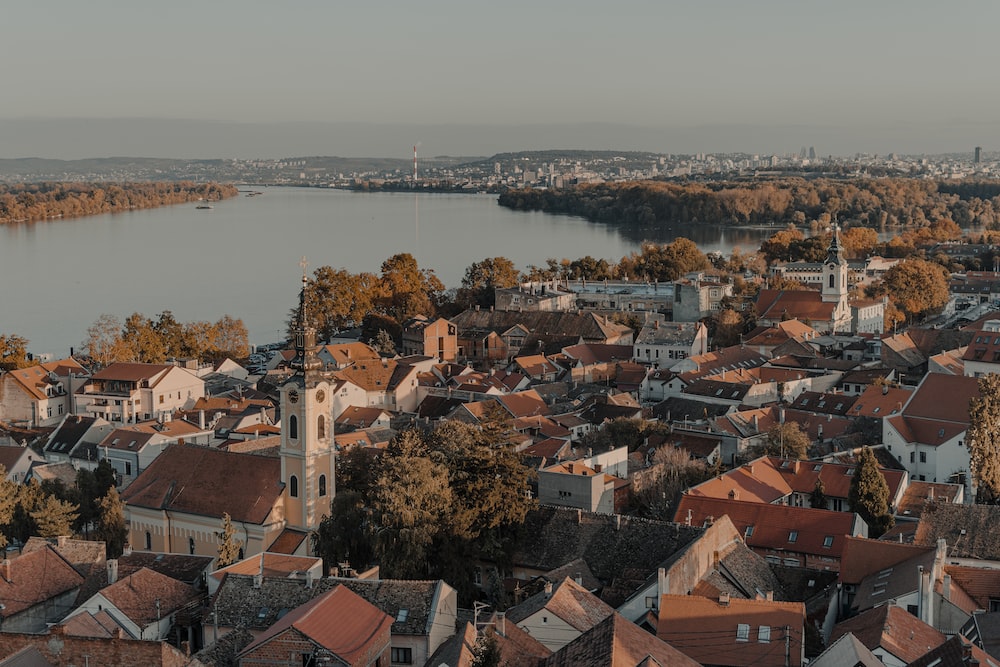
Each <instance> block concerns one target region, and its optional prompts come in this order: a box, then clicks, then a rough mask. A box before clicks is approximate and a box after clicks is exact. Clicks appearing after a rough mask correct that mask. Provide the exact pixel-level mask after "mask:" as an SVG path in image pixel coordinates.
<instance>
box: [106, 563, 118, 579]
mask: <svg viewBox="0 0 1000 667" xmlns="http://www.w3.org/2000/svg"><path fill="white" fill-rule="evenodd" d="M116 581H118V559H117V558H109V559H108V584H113V583H115V582H116Z"/></svg>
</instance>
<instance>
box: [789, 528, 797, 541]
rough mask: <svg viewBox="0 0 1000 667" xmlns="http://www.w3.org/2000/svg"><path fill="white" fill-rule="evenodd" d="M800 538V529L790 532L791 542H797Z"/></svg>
mask: <svg viewBox="0 0 1000 667" xmlns="http://www.w3.org/2000/svg"><path fill="white" fill-rule="evenodd" d="M798 539H799V531H797V530H793V531H792V532H790V533H788V541H789V542H790V543H795V541H796V540H798Z"/></svg>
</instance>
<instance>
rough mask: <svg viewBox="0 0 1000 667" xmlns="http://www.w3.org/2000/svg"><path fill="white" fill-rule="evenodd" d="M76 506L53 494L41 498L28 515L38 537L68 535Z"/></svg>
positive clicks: (75, 517) (75, 513) (75, 515)
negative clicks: (32, 521) (33, 523)
mask: <svg viewBox="0 0 1000 667" xmlns="http://www.w3.org/2000/svg"><path fill="white" fill-rule="evenodd" d="M77 509H78V507H77V506H76V505H74V504H72V503H69V502H66V501H65V500H59V499H58V498H56V497H55V496H50V495H46V496H44V497H43V498H42V500H41V502H39V503H38V504H37V505H36V506H35V509H33V510H31V512H30V515H31V518H32V519H33V520H34V522H35V525H36V527H37V533H38V536H39V537H58V536H60V535H69V534H70V526H72V525H73V522H74V521H76V519H77V516H78V515H77Z"/></svg>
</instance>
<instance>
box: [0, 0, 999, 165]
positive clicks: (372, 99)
mask: <svg viewBox="0 0 1000 667" xmlns="http://www.w3.org/2000/svg"><path fill="white" fill-rule="evenodd" d="M3 24H4V30H3V33H2V34H3V36H2V39H0V60H2V62H3V63H4V64H5V67H4V76H3V89H4V95H3V104H2V105H0V121H5V120H7V121H10V120H23V119H38V118H43V119H81V118H86V119H107V118H145V119H150V118H152V119H185V120H211V121H221V122H224V123H252V124H268V127H270V128H272V129H273V128H274V127H276V125H275V124H283V123H292V122H295V123H301V122H310V123H317V122H320V123H366V124H376V125H387V126H399V125H406V126H408V127H410V126H421V125H434V126H444V127H447V126H449V125H461V126H477V125H488V126H493V127H497V126H505V127H512V128H516V127H518V126H521V125H527V124H530V125H534V126H558V125H564V126H573V125H576V124H593V123H601V124H606V125H608V126H630V127H631V128H633V129H634V128H640V129H644V130H645V129H655V128H665V129H667V130H670V132H671V134H670V135H669V136H670V137H671V139H670V141H676V142H677V143H678V144H681V143H683V142H682V141H681V140H682V139H683V138H684V136H685V135H684V133H685V132H686V131H688V130H690V131H691V132H692V133H694V134H696V135H697V136H699V137H702V136H707V137H712V136H713V133H712V132H711V131H710V129H711V128H713V127H716V126H720V127H725V128H729V129H727V130H726V131H725V132H722V133H721V134H719V135H718V136H722V137H727V140H731V141H733V142H734V143H743V144H745V145H743V146H732V147H731V148H730V150H754V151H762V152H766V151H771V152H781V151H790V150H798V148H799V145H801V144H803V143H804V144H810V143H813V142H810V141H808V140H807V139H808V135H809V133H810V132H811V133H813V134H814V135H816V136H820V137H827V138H829V141H830V144H829V145H823V144H820V145H818V146H817V149H818V150H819V151H820V153H821V154H825V153H829V152H838V151H837V150H836V149H837V148H840V147H843V148H844V150H850V151H855V150H865V148H866V146H867V145H868V144H874V143H876V141H877V139H878V138H879V137H880V136H882V135H886V134H890V135H892V137H893V142H894V143H893V147H885V148H883V147H881V146H872V148H871V150H897V151H900V152H925V151H926V152H931V151H937V150H948V148H947V145H945V144H948V143H949V142H950V141H952V140H954V141H956V142H967V141H971V142H975V143H978V144H980V145H983V146H984V147H985V148H987V150H992V149H993V146H990V142H989V139H990V136H987V133H990V135H991V136H992V134H995V132H996V129H997V120H996V118H997V111H996V110H997V108H1000V104H998V102H1000V85H998V83H1000V82H998V78H1000V74H998V71H1000V70H998V68H997V58H996V54H995V48H991V47H992V45H993V43H994V40H995V34H994V33H995V30H996V26H997V25H998V24H1000V3H998V2H996V1H995V0H983V1H981V2H975V1H965V2H962V1H954V0H953V1H950V2H941V1H940V0H935V1H925V0H907V1H899V2H888V1H884V2H877V1H874V0H866V1H853V0H836V1H829V2H818V1H805V0H788V1H782V0H738V1H731V2H693V1H692V2H673V1H667V0H659V1H651V2H644V1H639V0H618V1H617V2H591V1H589V0H576V1H574V2H545V1H539V0H533V1H531V2H522V1H520V0H507V1H506V2H489V3H486V2H473V1H470V0H464V1H456V2H445V1H441V0H419V1H415V2H414V1H410V2H376V1H372V0H369V1H367V2H354V1H353V0H346V1H330V0H322V1H320V0H290V1H288V2H277V1H274V0H268V1H267V2H261V1H258V0H195V1H192V0H172V1H171V2H161V3H152V2H144V1H142V0H140V1H138V2H137V1H136V0H88V1H87V2H79V1H78V0H49V1H48V2H28V1H27V0H13V2H11V3H7V4H5V6H4V11H3ZM3 127H5V126H3V125H0V157H21V156H23V155H22V154H21V153H18V154H11V153H10V151H13V150H15V148H14V147H16V150H18V151H24V150H29V149H30V144H28V148H25V147H24V142H25V141H27V140H28V139H29V138H30V137H26V136H24V134H23V133H24V130H21V135H19V136H16V137H12V136H5V135H4V131H3V129H2V128H3ZM7 127H10V126H9V125H8V126H7ZM733 128H736V129H733ZM795 128H809V131H808V132H805V133H803V134H805V135H806V136H805V137H803V138H802V139H801V140H800V138H799V135H797V134H795V132H794V129H795ZM269 131H270V130H269ZM7 132H8V134H10V132H11V131H10V130H8V131H7ZM727 132H728V133H729V134H727ZM755 132H759V133H760V135H759V136H755ZM412 133H413V132H411V134H412ZM472 134H473V135H474V133H472ZM730 136H732V139H728V137H730ZM852 136H853V137H855V141H854V142H853V143H852V142H851V141H850V138H851V137H852ZM783 137H784V138H783ZM417 139H419V137H415V138H414V141H416V140H417ZM531 141H533V142H534V141H544V133H543V136H542V138H541V139H532V140H531ZM665 141H666V140H665ZM699 141H702V143H707V142H705V140H703V139H699ZM783 141H784V142H787V145H773V146H767V145H759V144H763V143H766V142H774V143H780V142H783ZM817 141H818V140H817ZM38 142H39V143H38V147H39V150H38V151H37V152H35V153H32V154H35V155H40V156H48V157H78V156H75V155H74V156H71V155H65V156H62V155H54V154H52V150H54V149H51V148H48V147H46V144H45V143H44V133H40V134H39V137H38ZM592 142H593V143H594V144H595V145H592V146H583V145H581V146H578V147H580V148H597V147H600V148H604V147H609V146H605V145H603V144H606V143H608V142H613V135H611V134H609V135H608V136H593V137H592ZM865 142H868V144H866V143H865ZM5 143H6V144H7V147H6V148H5V146H4V144H5ZM425 143H426V142H425ZM475 143H476V142H475V141H470V142H469V143H468V148H465V149H464V150H462V148H464V147H460V148H459V149H458V150H455V149H453V148H452V147H451V146H449V147H448V149H449V150H447V151H445V150H435V148H436V147H434V146H427V149H428V150H429V151H430V152H431V153H434V154H442V153H445V152H449V153H451V154H457V153H459V152H461V153H464V154H484V153H487V152H488V151H484V150H482V148H481V147H479V146H476V145H475ZM667 143H669V142H667ZM597 144H602V145H597ZM897 144H906V145H897ZM939 144H941V145H940V146H939ZM152 145H155V144H152ZM347 145H350V144H347ZM163 146H164V151H165V153H164V156H168V155H166V153H167V152H169V150H170V142H169V141H168V140H164V141H163ZM323 147H324V148H325V147H326V146H323ZM550 147H556V146H544V145H533V146H510V148H509V149H510V150H522V149H531V148H550ZM560 147H566V146H560ZM144 148H145V146H144ZM373 148H374V146H373ZM622 148H634V147H633V146H622ZM43 149H44V150H43ZM649 149H650V150H659V151H669V150H671V149H670V146H650V147H649ZM725 149H726V148H724V147H720V146H706V147H705V150H725ZM66 150H67V152H69V153H71V152H73V151H72V150H71V149H69V148H67V149H66ZM147 150H148V149H147ZM386 150H387V149H386ZM386 150H383V149H379V150H374V149H373V150H372V151H370V152H369V153H368V154H370V155H375V154H385V153H386ZM685 150H690V149H687V148H686V147H680V148H677V149H675V152H685ZM950 150H954V151H962V150H971V147H970V146H968V145H964V144H963V143H960V144H959V145H955V146H953V147H952V148H951V149H950ZM247 152H248V153H252V150H248V151H247ZM327 152H328V151H327ZM405 153H406V151H405V147H404V148H403V149H401V150H400V151H399V154H400V155H399V156H400V157H402V156H404V155H405ZM288 154H295V153H293V152H291V151H290V152H289V153H288ZM339 154H346V152H340V153H339ZM245 156H252V155H245Z"/></svg>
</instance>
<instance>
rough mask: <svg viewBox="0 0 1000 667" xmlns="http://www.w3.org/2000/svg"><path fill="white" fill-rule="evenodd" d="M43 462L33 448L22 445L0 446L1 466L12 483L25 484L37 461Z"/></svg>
mask: <svg viewBox="0 0 1000 667" xmlns="http://www.w3.org/2000/svg"><path fill="white" fill-rule="evenodd" d="M41 460H43V459H42V457H40V456H39V455H38V452H36V451H35V450H33V449H32V448H31V447H27V446H22V445H0V466H2V468H3V470H4V472H5V477H6V479H8V480H10V481H11V482H16V483H20V482H23V481H24V479H25V477H26V476H27V474H28V470H30V469H31V466H32V464H34V463H35V462H36V461H41Z"/></svg>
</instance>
